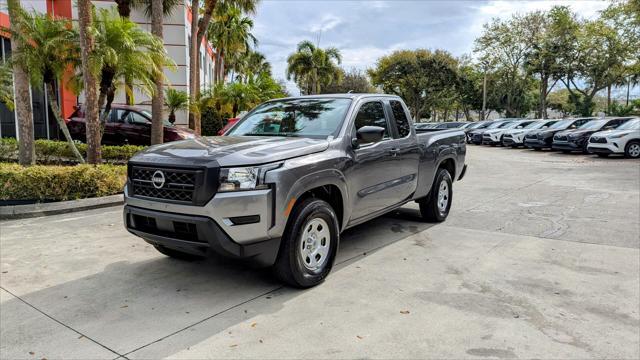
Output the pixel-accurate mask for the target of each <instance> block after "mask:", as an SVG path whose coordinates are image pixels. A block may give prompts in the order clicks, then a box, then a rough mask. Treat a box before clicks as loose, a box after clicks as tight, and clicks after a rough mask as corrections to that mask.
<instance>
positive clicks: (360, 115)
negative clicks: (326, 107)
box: [347, 100, 402, 220]
mask: <svg viewBox="0 0 640 360" xmlns="http://www.w3.org/2000/svg"><path fill="white" fill-rule="evenodd" d="M363 126H379V127H382V128H384V129H385V130H386V131H385V134H384V137H383V139H382V140H381V141H379V142H376V143H368V144H367V143H361V144H359V147H358V148H357V149H355V150H354V164H353V166H352V167H351V169H350V170H349V171H350V174H349V175H348V176H347V178H348V179H349V187H350V193H351V194H353V195H352V201H353V208H352V209H353V210H352V214H351V218H352V219H354V220H356V219H358V218H362V217H364V216H367V215H371V214H373V213H376V212H378V211H380V210H382V209H385V208H387V207H390V206H393V205H394V204H396V203H398V202H399V201H400V199H399V197H401V196H402V194H400V193H398V190H399V189H402V186H401V185H402V184H401V183H402V180H401V179H400V178H401V176H399V172H398V170H397V165H398V162H397V161H396V157H397V154H396V153H394V149H396V148H397V146H398V144H397V140H396V139H394V138H393V133H392V131H391V126H390V123H389V119H388V117H387V115H386V112H385V110H384V104H383V102H382V100H373V101H368V102H365V103H362V104H361V105H360V107H359V109H358V111H357V113H356V117H355V120H354V127H353V134H355V132H356V131H357V130H358V129H359V128H361V127H363ZM354 137H355V135H354Z"/></svg>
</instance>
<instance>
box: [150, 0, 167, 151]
mask: <svg viewBox="0 0 640 360" xmlns="http://www.w3.org/2000/svg"><path fill="white" fill-rule="evenodd" d="M162 2H163V0H151V33H152V34H153V35H155V36H156V37H157V38H158V39H163V35H162V20H163V19H162V16H163V4H162ZM160 72H161V73H162V74H156V78H155V85H156V88H155V93H154V94H153V98H151V144H162V142H163V140H164V114H163V110H164V109H163V105H164V99H163V96H164V94H163V93H164V90H163V89H164V83H163V76H164V71H163V69H160Z"/></svg>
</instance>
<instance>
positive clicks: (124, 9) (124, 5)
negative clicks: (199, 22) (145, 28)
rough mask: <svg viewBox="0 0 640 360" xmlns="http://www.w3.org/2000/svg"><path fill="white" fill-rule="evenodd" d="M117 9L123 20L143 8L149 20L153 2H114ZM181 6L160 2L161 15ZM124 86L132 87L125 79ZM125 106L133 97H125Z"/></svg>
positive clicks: (171, 0) (179, 0)
mask: <svg viewBox="0 0 640 360" xmlns="http://www.w3.org/2000/svg"><path fill="white" fill-rule="evenodd" d="M115 2H116V4H117V5H118V6H117V9H118V14H119V15H120V16H121V17H123V18H127V19H128V18H129V17H130V16H131V10H132V9H133V8H144V12H145V15H146V16H147V17H148V18H151V12H152V4H153V0H115ZM179 5H182V0H162V12H163V15H165V16H167V15H171V13H173V10H174V9H175V8H176V7H178V6H179ZM125 84H126V85H125V86H126V87H128V88H132V87H133V85H132V84H133V82H132V81H131V79H125ZM126 101H127V105H132V104H133V96H129V94H127V96H126Z"/></svg>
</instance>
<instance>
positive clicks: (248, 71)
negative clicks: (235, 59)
mask: <svg viewBox="0 0 640 360" xmlns="http://www.w3.org/2000/svg"><path fill="white" fill-rule="evenodd" d="M243 59H244V61H243V62H242V67H241V74H242V75H243V76H244V82H249V81H251V80H252V79H254V78H256V77H260V76H261V75H263V74H264V75H268V76H271V64H270V63H269V62H268V61H267V58H266V57H265V56H264V55H263V54H261V53H259V52H257V51H251V52H249V54H247V55H246V56H244V57H243Z"/></svg>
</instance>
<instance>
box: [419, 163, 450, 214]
mask: <svg viewBox="0 0 640 360" xmlns="http://www.w3.org/2000/svg"><path fill="white" fill-rule="evenodd" d="M452 200H453V180H452V179H451V174H449V172H448V171H447V170H445V169H442V168H440V169H438V172H437V174H436V179H435V181H434V182H433V186H432V187H431V191H430V192H429V195H428V196H427V197H425V198H423V199H420V200H419V201H418V204H419V205H420V214H421V215H422V219H424V220H425V221H428V222H442V221H445V220H446V219H447V216H449V209H451V201H452Z"/></svg>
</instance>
